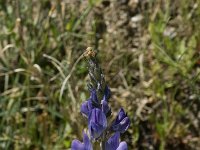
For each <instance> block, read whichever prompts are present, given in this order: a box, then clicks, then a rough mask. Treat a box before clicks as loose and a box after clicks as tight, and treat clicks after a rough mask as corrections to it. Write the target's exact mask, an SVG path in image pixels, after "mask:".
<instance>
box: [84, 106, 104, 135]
mask: <svg viewBox="0 0 200 150" xmlns="http://www.w3.org/2000/svg"><path fill="white" fill-rule="evenodd" d="M106 127H107V119H106V116H105V114H104V113H103V112H102V111H101V109H98V108H94V109H92V112H91V113H90V115H89V118H88V128H89V132H90V135H91V137H92V138H93V139H96V138H98V137H99V136H100V135H101V134H102V133H103V131H104V130H105V129H106Z"/></svg>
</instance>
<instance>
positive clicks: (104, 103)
mask: <svg viewBox="0 0 200 150" xmlns="http://www.w3.org/2000/svg"><path fill="white" fill-rule="evenodd" d="M101 105H102V111H103V112H104V114H105V115H107V114H108V113H109V112H111V109H110V107H109V106H108V102H107V101H105V100H102V101H101Z"/></svg>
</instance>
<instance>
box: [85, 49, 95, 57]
mask: <svg viewBox="0 0 200 150" xmlns="http://www.w3.org/2000/svg"><path fill="white" fill-rule="evenodd" d="M83 56H84V57H86V58H91V57H95V56H96V52H95V51H94V50H93V49H92V47H88V48H87V49H86V51H85V52H84V54H83Z"/></svg>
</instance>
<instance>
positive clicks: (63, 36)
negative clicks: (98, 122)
mask: <svg viewBox="0 0 200 150" xmlns="http://www.w3.org/2000/svg"><path fill="white" fill-rule="evenodd" d="M130 3H131V0H129V3H123V2H120V1H111V2H105V1H104V2H102V1H101V0H92V1H91V0H90V1H73V2H68V1H54V2H53V1H50V0H44V1H28V0H23V2H22V1H20V0H15V1H12V0H7V1H3V0H2V1H0V28H1V30H0V149H5V150H10V149H14V150H21V149H22V150H23V149H25V150H26V149H27V150H29V149H31V150H32V149H34V150H39V149H52V150H61V149H69V147H70V144H71V141H72V140H73V139H75V138H78V139H81V138H82V130H83V129H84V128H85V127H86V122H85V120H84V118H83V117H82V116H81V114H80V111H79V107H80V104H81V103H82V102H83V101H84V100H86V99H87V98H88V96H89V95H88V91H87V80H88V76H87V65H86V62H85V60H84V59H82V58H80V56H81V54H82V53H83V51H84V50H85V49H86V48H87V47H88V46H92V47H94V48H96V49H98V50H99V59H100V62H101V65H102V68H103V71H104V73H105V76H106V81H107V82H108V84H109V85H110V87H111V91H112V100H111V105H112V108H113V110H118V108H119V107H121V106H123V107H124V108H125V109H126V110H127V111H128V115H129V116H130V118H131V127H130V129H129V130H128V132H126V133H124V134H123V135H122V139H123V140H126V141H127V142H128V145H129V149H148V148H150V147H152V148H153V149H160V150H168V149H170V150H172V149H174V150H175V149H180V148H182V149H186V150H188V149H198V147H200V142H199V141H200V133H199V128H200V126H199V123H200V121H199V118H198V114H199V109H198V108H199V105H200V99H199V97H200V91H199V80H200V77H199V74H200V69H199V67H200V65H199V60H200V57H199V52H200V30H199V26H200V2H199V1H198V0H196V1H195V0H192V1H187V0H177V1H163V0H150V1H148V2H147V1H146V2H145V1H142V2H139V4H138V5H137V6H136V7H134V5H133V4H130ZM138 14H140V15H142V16H143V18H142V20H141V21H138V22H136V23H135V22H131V18H132V17H134V16H136V15H138ZM114 113H116V112H114Z"/></svg>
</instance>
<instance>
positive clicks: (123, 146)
mask: <svg viewBox="0 0 200 150" xmlns="http://www.w3.org/2000/svg"><path fill="white" fill-rule="evenodd" d="M116 150H128V146H127V144H126V142H124V141H123V142H121V143H120V144H119V147H118V148H117V149H116Z"/></svg>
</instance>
